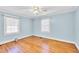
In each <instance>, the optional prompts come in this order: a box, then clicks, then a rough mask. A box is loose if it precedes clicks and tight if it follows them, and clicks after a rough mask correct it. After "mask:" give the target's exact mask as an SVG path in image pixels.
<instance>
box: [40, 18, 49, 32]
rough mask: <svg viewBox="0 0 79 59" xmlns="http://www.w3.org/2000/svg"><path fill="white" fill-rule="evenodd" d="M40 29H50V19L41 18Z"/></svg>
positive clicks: (44, 30) (45, 30)
mask: <svg viewBox="0 0 79 59" xmlns="http://www.w3.org/2000/svg"><path fill="white" fill-rule="evenodd" d="M41 31H42V32H49V31H50V20H49V19H44V20H41Z"/></svg>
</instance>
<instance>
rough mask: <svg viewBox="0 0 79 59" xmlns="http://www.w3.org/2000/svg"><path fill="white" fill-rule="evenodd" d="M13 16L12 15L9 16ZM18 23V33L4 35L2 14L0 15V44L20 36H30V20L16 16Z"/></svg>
mask: <svg viewBox="0 0 79 59" xmlns="http://www.w3.org/2000/svg"><path fill="white" fill-rule="evenodd" d="M11 16H13V15H11ZM16 18H18V19H19V21H20V33H18V34H10V35H5V34H4V27H3V26H4V14H0V42H4V41H9V40H11V39H16V38H19V37H22V36H27V35H30V34H31V32H32V27H31V26H32V24H31V20H29V19H28V18H25V17H19V16H16Z"/></svg>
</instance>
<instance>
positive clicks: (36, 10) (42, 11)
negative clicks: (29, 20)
mask: <svg viewBox="0 0 79 59" xmlns="http://www.w3.org/2000/svg"><path fill="white" fill-rule="evenodd" d="M32 11H33V14H34V15H35V16H39V15H46V13H47V10H46V9H44V8H43V7H42V6H33V7H32Z"/></svg>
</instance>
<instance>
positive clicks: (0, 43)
mask: <svg viewBox="0 0 79 59" xmlns="http://www.w3.org/2000/svg"><path fill="white" fill-rule="evenodd" d="M29 36H32V35H26V36H22V37H19V38H16V39H18V40H19V39H21V38H24V37H29ZM34 36H38V37H44V38H48V39H53V40H58V41H63V42H67V43H73V44H75V45H76V47H77V48H79V46H78V44H77V43H76V42H73V41H68V40H63V39H58V38H53V37H47V36H43V35H34ZM14 40H15V39H11V40H6V41H3V42H0V45H2V44H5V43H8V42H12V41H14Z"/></svg>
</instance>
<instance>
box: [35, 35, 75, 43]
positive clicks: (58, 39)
mask: <svg viewBox="0 0 79 59" xmlns="http://www.w3.org/2000/svg"><path fill="white" fill-rule="evenodd" d="M35 36H39V37H44V38H48V39H53V40H58V41H63V42H68V43H73V44H74V43H75V42H73V41H68V40H63V39H58V38H53V37H47V36H41V35H35Z"/></svg>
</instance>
